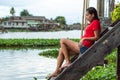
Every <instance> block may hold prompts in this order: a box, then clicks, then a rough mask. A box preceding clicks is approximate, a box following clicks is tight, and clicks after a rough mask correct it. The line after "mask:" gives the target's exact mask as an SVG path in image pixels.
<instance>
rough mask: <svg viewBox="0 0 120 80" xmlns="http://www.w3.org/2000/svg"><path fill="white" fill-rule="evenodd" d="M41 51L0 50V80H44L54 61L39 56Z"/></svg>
mask: <svg viewBox="0 0 120 80" xmlns="http://www.w3.org/2000/svg"><path fill="white" fill-rule="evenodd" d="M41 51H42V50H37V49H28V50H0V80H34V79H33V77H37V78H38V80H46V79H45V77H46V75H48V74H49V73H51V72H53V69H55V65H56V59H50V58H46V57H43V56H39V55H38V53H40V52H41Z"/></svg>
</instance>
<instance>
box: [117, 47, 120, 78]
mask: <svg viewBox="0 0 120 80" xmlns="http://www.w3.org/2000/svg"><path fill="white" fill-rule="evenodd" d="M117 80H120V45H119V46H118V54H117Z"/></svg>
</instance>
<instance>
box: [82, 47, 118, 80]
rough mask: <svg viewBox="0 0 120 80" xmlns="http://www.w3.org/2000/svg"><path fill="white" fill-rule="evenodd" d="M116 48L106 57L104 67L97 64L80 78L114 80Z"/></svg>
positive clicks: (85, 79)
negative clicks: (106, 62)
mask: <svg viewBox="0 0 120 80" xmlns="http://www.w3.org/2000/svg"><path fill="white" fill-rule="evenodd" d="M116 53H117V51H116V49H115V50H113V52H112V53H111V54H110V55H108V56H107V57H106V59H107V60H108V64H107V65H106V67H104V66H97V67H94V68H93V69H92V70H91V71H89V72H88V73H87V74H86V75H85V76H84V77H83V79H82V80H116Z"/></svg>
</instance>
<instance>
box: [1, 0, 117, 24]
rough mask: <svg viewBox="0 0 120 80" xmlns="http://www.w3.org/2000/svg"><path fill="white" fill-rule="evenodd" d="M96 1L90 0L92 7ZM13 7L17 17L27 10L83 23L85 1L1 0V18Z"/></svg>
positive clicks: (49, 16)
mask: <svg viewBox="0 0 120 80" xmlns="http://www.w3.org/2000/svg"><path fill="white" fill-rule="evenodd" d="M96 1H97V0H90V6H93V7H95V6H96ZM116 1H119V0H116ZM11 7H14V8H15V11H16V13H15V15H17V16H19V14H20V12H21V11H22V10H23V9H27V10H28V11H29V13H30V14H33V15H35V16H45V17H47V18H55V17H56V16H64V17H65V18H66V20H67V22H68V23H74V22H81V17H82V9H83V8H82V7H83V0H1V1H0V11H1V12H0V17H5V16H8V15H10V9H11Z"/></svg>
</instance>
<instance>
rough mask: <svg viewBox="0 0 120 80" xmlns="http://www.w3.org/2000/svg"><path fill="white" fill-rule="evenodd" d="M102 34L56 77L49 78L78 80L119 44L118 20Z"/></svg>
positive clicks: (119, 21)
mask: <svg viewBox="0 0 120 80" xmlns="http://www.w3.org/2000/svg"><path fill="white" fill-rule="evenodd" d="M110 27H113V28H112V29H110V30H108V29H106V31H105V32H103V33H104V35H103V36H102V37H101V38H100V39H99V40H98V41H96V42H95V43H94V44H93V45H92V46H91V47H90V48H89V49H88V50H87V51H86V52H85V53H84V54H82V55H79V57H78V58H77V59H76V60H75V61H74V62H73V63H72V64H71V65H70V66H69V67H68V68H66V69H64V70H63V71H62V72H61V73H60V74H59V75H58V76H57V77H54V78H51V79H50V80H80V78H82V77H83V76H84V75H85V74H86V73H87V72H88V71H90V70H91V69H92V68H93V67H94V66H96V65H97V63H98V62H99V61H100V60H102V59H104V58H105V57H106V56H107V55H108V54H110V53H111V51H112V50H113V49H115V48H117V47H118V46H119V45H120V20H118V21H116V22H114V23H113V24H111V25H110Z"/></svg>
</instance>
